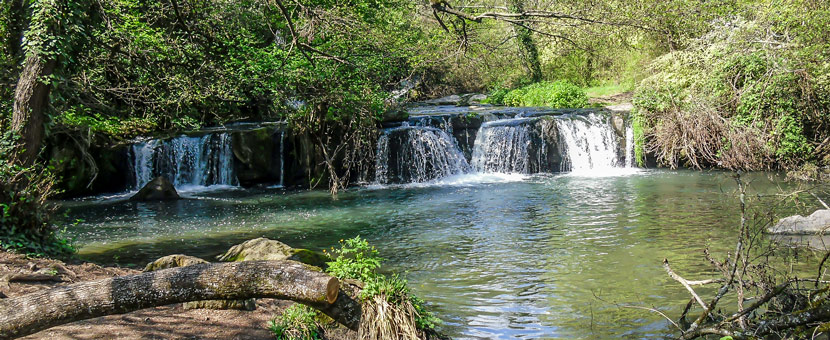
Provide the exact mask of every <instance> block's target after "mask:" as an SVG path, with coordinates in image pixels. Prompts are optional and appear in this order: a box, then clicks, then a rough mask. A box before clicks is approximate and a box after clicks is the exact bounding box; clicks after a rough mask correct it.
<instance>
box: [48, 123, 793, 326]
mask: <svg viewBox="0 0 830 340" xmlns="http://www.w3.org/2000/svg"><path fill="white" fill-rule="evenodd" d="M517 116H518V115H517ZM433 121H434V120H433ZM422 122H424V123H423V124H413V125H409V124H403V125H402V126H399V127H393V128H388V129H385V130H384V131H383V133H382V134H381V137H380V139H379V141H378V149H377V157H376V159H377V164H376V169H375V170H376V171H375V172H376V181H375V183H374V184H372V185H369V186H366V187H362V188H352V189H349V190H346V191H345V192H342V193H340V195H339V197H338V199H336V200H335V199H332V198H331V197H330V196H329V195H328V193H326V192H321V191H287V190H283V189H281V188H277V187H270V188H266V187H263V188H258V189H241V188H230V189H225V190H221V191H191V192H189V193H186V194H185V196H186V197H187V199H185V200H180V201H175V202H156V203H153V202H149V203H137V202H130V201H127V200H125V199H124V196H120V198H116V199H106V198H100V197H99V198H96V199H86V200H77V201H65V202H62V204H61V206H62V209H63V212H64V214H62V215H63V216H64V219H65V222H64V223H63V224H64V225H65V226H66V227H67V233H68V234H69V236H70V237H74V238H75V240H76V244H77V245H78V246H79V248H80V255H81V257H82V258H85V259H88V260H92V261H96V262H101V263H113V262H116V263H120V264H132V265H136V266H142V265H144V264H145V263H147V262H149V261H152V260H154V259H156V258H158V257H161V256H164V255H168V254H173V253H184V254H189V255H194V256H199V257H202V258H205V259H214V258H215V256H216V255H218V254H220V253H222V252H224V251H225V250H227V249H228V248H229V247H230V246H232V245H234V244H237V243H240V242H243V241H245V240H248V239H251V238H255V237H261V236H264V237H269V238H273V239H279V240H281V241H283V242H285V243H288V244H290V245H292V246H295V247H300V248H309V249H313V250H321V249H326V248H329V247H332V246H337V244H338V240H341V239H344V238H350V237H354V236H356V235H361V236H363V237H364V238H367V239H368V240H369V241H370V242H371V243H372V244H374V245H376V246H377V248H378V249H379V250H380V251H381V255H382V256H383V257H384V258H386V262H385V268H386V270H389V271H395V272H400V273H403V275H404V276H405V277H406V278H407V279H408V280H409V281H410V284H411V287H412V289H413V291H414V292H415V293H416V294H417V295H419V296H420V297H422V298H424V299H425V300H426V301H428V302H429V304H430V307H431V308H432V309H433V310H435V311H436V312H437V313H438V315H439V316H440V317H441V318H442V319H443V320H445V321H446V324H445V325H444V326H442V330H443V331H444V332H446V333H448V334H449V335H451V336H452V337H454V338H456V339H530V338H532V339H540V338H542V339H549V338H576V339H579V338H582V339H604V338H663V337H665V336H666V335H667V334H670V332H671V328H670V326H669V325H668V324H667V322H666V321H665V320H663V319H662V318H661V317H660V316H657V315H655V314H652V313H649V312H647V311H643V310H638V309H631V308H623V307H620V306H621V305H635V306H642V307H655V308H658V309H659V310H660V311H662V312H664V313H666V314H667V315H670V316H672V317H677V316H678V315H679V314H680V313H681V311H682V308H683V306H685V304H686V302H687V301H688V299H689V297H688V294H687V293H686V291H685V290H684V289H683V287H682V286H680V285H679V284H677V283H676V282H674V281H672V280H671V279H670V278H668V276H667V275H666V273H665V272H664V270H663V269H662V267H661V263H662V261H663V259H664V258H667V259H669V260H670V261H672V265H673V268H674V269H675V271H677V272H678V273H681V274H682V275H684V276H685V277H687V278H690V279H702V278H708V277H711V275H712V272H711V270H710V267H709V266H708V264H707V263H706V260H705V259H704V258H703V256H702V250H703V249H704V248H705V247H710V248H711V250H712V252H713V253H714V254H720V255H722V254H724V252H725V251H727V250H728V249H732V248H733V247H734V242H735V230H736V229H735V228H736V225H737V224H738V223H739V219H740V214H739V212H738V210H737V207H738V204H737V203H736V198H735V195H734V190H735V185H734V181H733V180H732V179H731V178H730V177H729V176H728V174H725V173H719V172H693V171H663V170H642V169H635V168H632V167H631V166H632V165H633V160H632V158H633V147H631V144H632V143H631V141H632V140H633V133H631V129H628V131H626V132H625V136H616V135H615V132H614V130H613V129H612V128H611V127H610V124H609V123H608V121H607V119H605V118H603V117H600V116H596V115H580V116H574V115H565V116H556V117H550V116H544V117H542V116H519V118H509V117H508V118H507V119H499V120H495V121H490V122H485V123H483V124H482V125H481V127H480V128H479V129H478V133H477V136H476V137H475V144H474V146H473V147H474V148H473V151H472V153H471V156H470V159H467V158H465V156H464V153H462V151H461V150H460V148H459V145H458V144H459V143H458V141H457V140H456V139H455V138H454V137H453V134H454V132H453V129H452V124H451V122H450V120H449V119H443V118H442V119H439V120H437V121H434V122H437V123H436V124H437V125H436V124H433V123H429V122H427V121H426V120H424V121H422ZM223 138H224V139H223ZM280 138H281V139H283V138H284V135H281V137H280ZM622 143H625V147H624V148H622V145H621V144H622ZM281 148H282V146H281ZM281 150H282V149H281ZM132 154H133V158H132V160H133V164H134V169H135V170H134V177H135V182H136V183H137V184H140V183H146V181H148V180H149V179H150V178H151V176H154V175H158V174H159V173H162V174H168V175H169V176H172V178H175V183H176V185H177V186H181V185H188V184H197V185H209V184H216V183H224V184H231V183H234V178H233V175H232V172H231V171H232V169H233V167H232V166H229V165H228V159H230V157H231V156H230V155H231V152H230V146H229V141H228V140H227V138H226V137H222V134H209V135H205V136H202V137H179V138H175V139H172V140H169V141H165V142H161V141H149V142H146V143H141V144H136V145H134V146H133V148H132ZM280 154H283V152H282V151H281V153H280ZM280 166H282V163H281V165H280ZM562 170H565V171H566V172H563V173H559V171H562ZM281 172H282V171H281ZM749 179H752V182H753V184H752V190H753V191H752V193H775V192H777V190H778V189H779V187H778V185H779V183H778V182H779V181H778V180H777V179H775V178H773V179H772V180H770V179H768V178H767V175H765V174H751V175H749ZM389 184H393V185H389ZM78 221H80V222H78ZM700 292H702V293H706V290H705V289H702V290H700Z"/></svg>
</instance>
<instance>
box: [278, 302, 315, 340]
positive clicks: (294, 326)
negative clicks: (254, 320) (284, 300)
mask: <svg viewBox="0 0 830 340" xmlns="http://www.w3.org/2000/svg"><path fill="white" fill-rule="evenodd" d="M318 313H319V312H317V310H315V309H313V308H311V307H308V306H306V305H303V304H299V303H298V304H294V305H292V306H291V307H288V308H286V309H285V310H284V311H283V312H282V315H280V316H278V317H277V318H275V319H274V320H271V322H269V323H268V329H269V330H271V332H272V333H274V336H275V337H276V338H277V340H317V339H320V338H321V337H320V335H321V334H322V332H321V328H322V327H320V324H319V323H318V322H317V316H318V315H317V314H318Z"/></svg>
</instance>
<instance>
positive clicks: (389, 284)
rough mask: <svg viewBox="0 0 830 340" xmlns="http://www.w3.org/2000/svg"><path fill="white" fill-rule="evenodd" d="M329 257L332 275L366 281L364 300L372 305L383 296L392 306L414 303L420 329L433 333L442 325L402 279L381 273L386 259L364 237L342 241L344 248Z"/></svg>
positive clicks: (362, 296)
mask: <svg viewBox="0 0 830 340" xmlns="http://www.w3.org/2000/svg"><path fill="white" fill-rule="evenodd" d="M329 256H330V257H331V258H332V259H333V261H331V262H327V264H328V269H327V270H326V271H327V272H328V273H329V274H332V275H334V276H335V277H337V278H340V279H353V280H359V281H362V282H363V283H364V284H365V285H364V287H363V290H362V291H361V292H360V298H361V299H362V300H364V301H370V300H372V299H373V298H374V297H378V296H382V297H385V298H386V301H387V302H389V303H390V304H392V305H401V304H404V303H411V305H412V307H414V310H415V312H416V315H415V322H416V324H417V326H418V328H419V329H433V328H435V326H437V325H439V324H440V323H441V320H440V319H438V317H437V316H435V314H433V313H432V312H430V311H429V310H427V308H426V305H425V303H424V301H423V300H421V299H419V298H417V297H416V296H415V295H413V294H412V293H411V292H410V290H409V286H408V282H407V281H406V280H405V279H403V278H401V277H400V276H398V275H391V276H387V275H383V274H381V273H379V272H378V270H379V269H380V265H381V262H382V261H383V259H382V258H380V256H379V255H378V251H377V249H375V247H374V246H371V245H369V242H368V241H366V240H365V239H362V238H360V236H355V237H354V238H350V239H347V240H340V248H339V249H332V252H331V254H329Z"/></svg>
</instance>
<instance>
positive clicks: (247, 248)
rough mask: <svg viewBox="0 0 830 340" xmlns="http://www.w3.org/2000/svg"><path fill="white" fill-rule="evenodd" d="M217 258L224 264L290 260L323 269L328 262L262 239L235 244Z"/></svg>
mask: <svg viewBox="0 0 830 340" xmlns="http://www.w3.org/2000/svg"><path fill="white" fill-rule="evenodd" d="M217 258H218V259H219V261H224V262H239V261H279V260H292V261H297V262H302V263H305V264H309V265H312V266H316V267H320V268H325V267H326V261H328V258H327V257H326V256H325V255H323V254H320V253H317V252H314V251H311V250H308V249H297V248H291V246H289V245H287V244H285V243H282V242H280V241H275V240H270V239H267V238H264V237H260V238H256V239H253V240H248V241H245V242H243V243H241V244H237V245H235V246H233V247H231V249H228V251H227V252H225V253H224V254H222V255H219V256H218V257H217Z"/></svg>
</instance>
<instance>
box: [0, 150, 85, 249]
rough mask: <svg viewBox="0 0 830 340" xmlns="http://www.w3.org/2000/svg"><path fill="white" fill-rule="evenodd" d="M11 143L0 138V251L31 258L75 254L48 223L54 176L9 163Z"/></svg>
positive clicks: (42, 170) (40, 168) (48, 170)
mask: <svg viewBox="0 0 830 340" xmlns="http://www.w3.org/2000/svg"><path fill="white" fill-rule="evenodd" d="M14 141H15V139H14V138H13V137H11V136H10V135H9V134H7V135H6V136H3V137H0V248H2V249H4V250H12V251H18V252H22V253H26V254H29V255H34V256H61V255H68V254H72V253H74V252H75V249H74V248H73V247H72V245H71V244H70V242H69V241H68V240H66V239H64V238H62V237H61V236H60V235H59V234H58V233H57V231H56V230H55V228H54V226H53V225H52V224H51V223H50V222H49V217H50V215H51V214H52V212H53V209H52V207H50V206H49V204H48V203H47V201H46V200H47V199H48V198H49V197H51V196H53V195H54V194H55V193H56V191H55V190H54V188H53V187H54V184H55V176H54V175H53V174H52V172H51V169H49V168H44V167H42V166H39V165H33V166H30V167H23V166H19V165H15V164H14V163H13V161H12V159H13V158H14V157H13V153H14V151H13V150H14Z"/></svg>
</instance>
